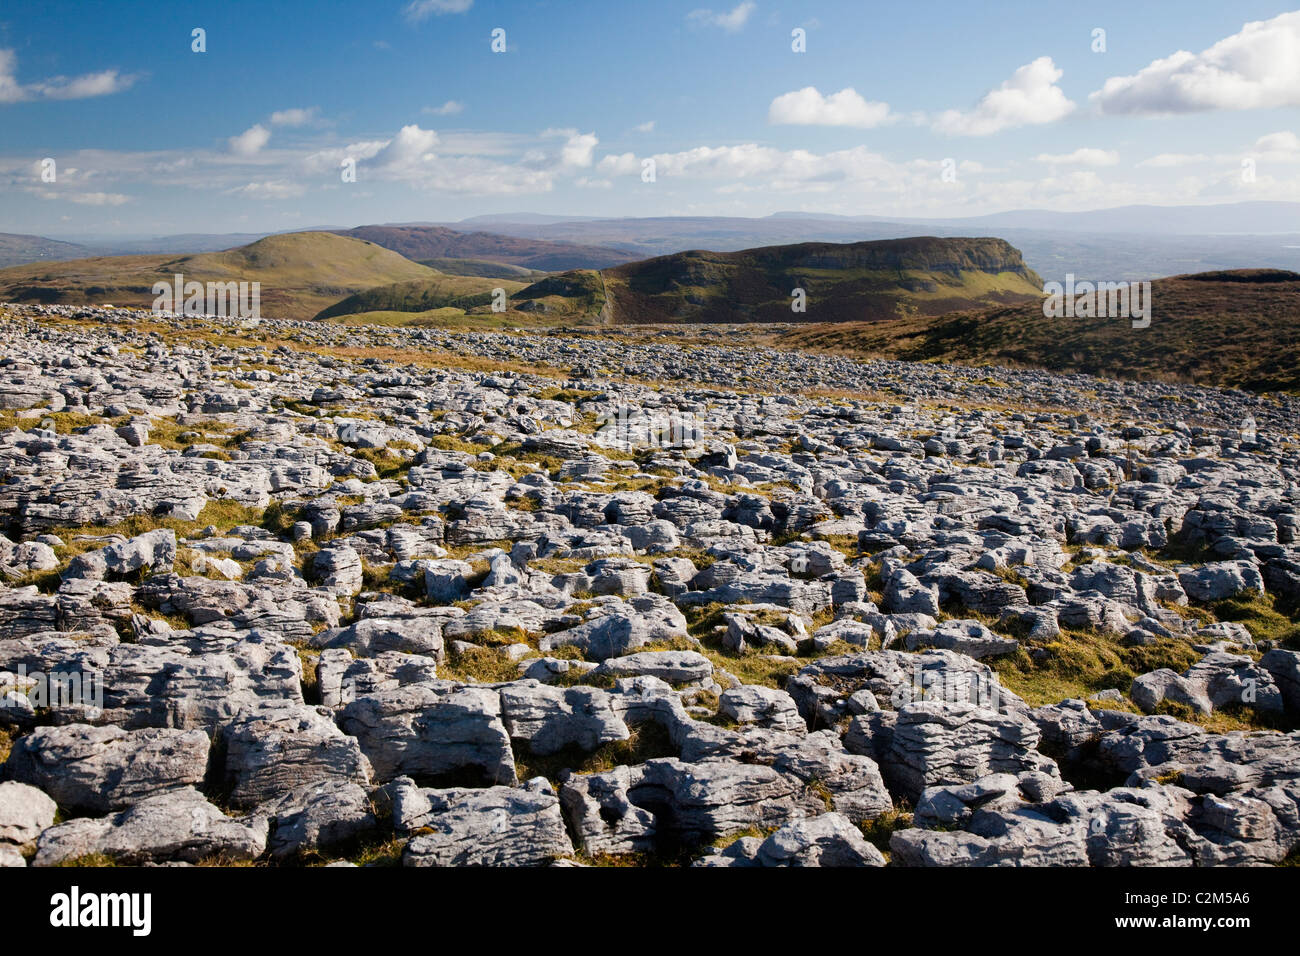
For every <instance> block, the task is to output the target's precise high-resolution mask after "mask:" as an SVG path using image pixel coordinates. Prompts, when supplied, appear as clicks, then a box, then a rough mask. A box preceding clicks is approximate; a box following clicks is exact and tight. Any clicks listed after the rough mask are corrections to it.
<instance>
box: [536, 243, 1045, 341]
mask: <svg viewBox="0 0 1300 956" xmlns="http://www.w3.org/2000/svg"><path fill="white" fill-rule="evenodd" d="M796 289H801V290H803V296H804V299H805V301H806V310H805V311H802V312H796V311H793V310H792V303H793V302H794V301H795V300H796V298H797V293H796V292H795V290H796ZM1041 289H1042V282H1041V280H1040V279H1039V278H1038V276H1037V274H1035V273H1034V272H1033V270H1031V269H1030V268H1029V267H1028V266H1026V265H1025V262H1024V260H1023V258H1021V255H1020V252H1019V251H1018V250H1017V249H1016V248H1015V247H1013V246H1012V245H1011V244H1010V243H1008V242H1006V241H1004V240H1002V239H986V238H978V239H941V238H935V237H931V236H925V237H917V238H911V239H889V240H881V241H874V242H851V243H831V242H805V243H799V244H797V245H787V246H763V247H759V248H756V249H744V250H741V251H739V252H707V251H699V250H693V251H690V252H680V253H675V254H673V255H667V256H658V257H656V258H653V259H646V260H643V261H641V262H631V263H627V264H625V265H620V266H614V267H612V268H609V269H604V270H601V271H600V272H599V273H595V274H585V275H584V274H581V273H566V274H564V275H561V276H554V277H550V278H548V279H544V280H542V281H541V282H538V283H535V284H534V285H532V286H529V287H528V288H527V289H524V290H523V291H521V292H519V293H517V294H516V295H515V297H514V298H515V301H516V307H521V308H523V309H524V310H526V311H548V312H549V311H557V310H558V311H571V312H573V313H575V314H576V315H578V316H580V317H583V318H588V319H590V318H593V317H594V316H596V315H598V316H599V317H600V318H601V320H602V321H604V322H607V323H616V324H630V323H655V322H674V323H675V322H682V323H687V322H692V323H694V322H790V321H796V322H798V321H810V322H849V321H867V322H871V321H880V320H884V319H896V318H904V317H908V316H916V315H926V316H929V315H941V314H943V313H945V312H952V311H955V310H959V309H969V308H972V307H975V306H989V305H995V304H1001V305H1008V304H1011V303H1016V302H1022V301H1028V300H1031V299H1032V300H1035V301H1036V300H1037V299H1038V297H1039V296H1040V295H1041Z"/></svg>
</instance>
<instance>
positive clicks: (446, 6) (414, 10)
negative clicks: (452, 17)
mask: <svg viewBox="0 0 1300 956" xmlns="http://www.w3.org/2000/svg"><path fill="white" fill-rule="evenodd" d="M472 6H474V0H413V2H411V3H408V4H407V5H406V7H405V8H403V10H402V15H403V16H405V17H406V19H408V20H410V21H412V22H413V23H418V22H419V21H421V20H425V19H428V18H429V17H432V16H438V17H440V16H442V15H443V14H445V13H465V12H466V11H467V10H469V8H470V7H472Z"/></svg>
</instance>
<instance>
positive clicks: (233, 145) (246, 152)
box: [229, 123, 271, 156]
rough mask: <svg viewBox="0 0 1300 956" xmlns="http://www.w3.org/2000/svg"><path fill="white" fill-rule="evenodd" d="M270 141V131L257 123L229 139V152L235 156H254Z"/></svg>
mask: <svg viewBox="0 0 1300 956" xmlns="http://www.w3.org/2000/svg"><path fill="white" fill-rule="evenodd" d="M270 139H271V131H270V130H269V129H267V128H266V127H265V126H263V125H262V124H261V123H257V124H255V125H253V126H250V127H249V128H248V129H246V130H244V131H243V132H242V133H240V134H239V135H238V136H232V137H230V140H229V142H230V151H231V152H232V153H234V154H235V155H236V156H256V155H257V154H258V153H259V152H260V151H261V149H262V147H263V146H265V145H266V144H267V143H268V142H269V141H270Z"/></svg>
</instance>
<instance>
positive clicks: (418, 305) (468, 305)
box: [316, 274, 524, 319]
mask: <svg viewBox="0 0 1300 956" xmlns="http://www.w3.org/2000/svg"><path fill="white" fill-rule="evenodd" d="M497 288H501V289H505V291H506V295H509V294H510V293H512V292H515V291H517V290H519V289H522V288H524V283H522V282H519V281H515V280H511V279H497V278H482V277H475V276H449V275H441V274H436V275H434V276H432V277H429V278H423V279H416V280H414V281H410V282H396V283H393V284H392V285H383V286H377V287H375V288H373V289H366V290H365V291H363V292H357V293H355V294H353V295H350V296H348V297H346V298H344V299H342V300H340V301H338V302H335V303H334V304H332V305H330V306H329V307H328V308H326V309H322V310H321V311H320V312H319V313H317V315H316V318H318V319H329V318H334V317H335V316H340V315H357V314H360V313H364V312H431V311H433V310H435V309H459V310H460V311H461V312H468V311H469V310H470V309H473V308H477V307H481V306H490V305H491V304H492V290H493V289H497Z"/></svg>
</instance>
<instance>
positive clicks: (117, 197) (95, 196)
mask: <svg viewBox="0 0 1300 956" xmlns="http://www.w3.org/2000/svg"><path fill="white" fill-rule="evenodd" d="M36 195H38V196H40V198H42V199H55V200H63V201H65V202H75V203H77V204H79V205H82V206H121V205H123V204H125V203H128V202H130V201H131V197H130V196H124V195H122V194H121V193H72V192H68V193H65V192H59V191H57V190H53V189H42V190H40V191H38V192H37V193H36Z"/></svg>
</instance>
